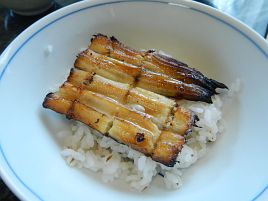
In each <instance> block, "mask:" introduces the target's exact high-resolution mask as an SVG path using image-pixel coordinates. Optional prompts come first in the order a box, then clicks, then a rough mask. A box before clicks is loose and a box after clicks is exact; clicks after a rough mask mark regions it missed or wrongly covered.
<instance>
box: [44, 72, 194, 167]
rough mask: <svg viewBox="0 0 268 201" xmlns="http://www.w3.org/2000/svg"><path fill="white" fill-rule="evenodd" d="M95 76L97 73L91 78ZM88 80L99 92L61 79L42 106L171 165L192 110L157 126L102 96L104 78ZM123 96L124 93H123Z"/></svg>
mask: <svg viewBox="0 0 268 201" xmlns="http://www.w3.org/2000/svg"><path fill="white" fill-rule="evenodd" d="M83 73H85V72H83ZM94 76H96V75H94ZM71 77H73V78H74V77H75V76H74V70H73V71H72V73H71V75H70V76H69V78H68V80H69V81H70V80H72V78H71ZM76 78H78V79H79V76H76ZM80 78H81V77H80ZM78 79H77V80H78ZM93 79H94V78H93ZM98 79H99V78H98V77H97V78H96V79H95V80H98ZM103 79H105V78H103ZM77 80H76V81H77ZM95 82H98V81H95ZM91 83H92V86H91V87H92V89H93V88H95V87H96V88H95V90H96V91H97V90H98V91H99V92H103V93H102V94H101V93H96V92H93V91H94V89H93V90H92V91H90V90H88V89H86V88H89V87H87V86H85V87H84V86H83V84H84V83H83V82H82V83H79V84H80V87H77V86H74V85H73V84H71V83H69V82H65V83H64V84H63V85H62V86H61V87H60V89H59V91H58V92H56V93H49V94H48V95H47V96H46V98H45V100H44V102H43V107H45V108H50V109H52V110H54V111H56V112H58V113H61V114H65V115H66V117H67V118H70V119H75V120H78V121H81V122H83V123H85V124H87V125H89V126H90V127H92V128H93V129H96V130H98V131H99V132H101V133H102V134H103V135H107V136H109V137H111V138H113V139H115V140H117V141H118V142H120V143H123V144H126V145H129V146H130V147H131V148H133V149H135V150H138V151H140V152H142V153H144V154H145V155H147V156H151V157H152V159H153V160H155V161H158V162H160V163H163V164H164V165H167V166H174V164H175V162H176V158H177V155H178V153H179V152H180V150H181V148H182V145H183V144H184V142H185V140H184V137H183V135H184V134H185V133H186V132H188V131H189V129H190V128H189V127H191V125H190V124H193V121H194V115H193V114H192V112H190V111H186V110H185V115H184V114H183V113H181V114H180V116H181V117H178V118H177V119H176V118H172V120H171V121H174V122H178V126H179V129H177V128H176V127H172V126H171V127H169V128H166V129H160V128H159V127H158V126H157V125H156V124H155V123H154V122H153V120H152V119H153V118H152V116H150V115H148V114H146V113H141V112H138V111H135V110H133V109H131V107H129V106H128V105H127V104H125V105H124V104H122V103H120V102H119V101H117V100H115V99H112V98H110V97H109V96H106V95H107V93H106V95H104V94H105V90H102V89H100V90H99V88H103V89H104V87H108V88H110V87H109V83H106V81H105V82H103V86H101V84H96V83H95V84H93V83H94V81H92V82H91ZM105 84H106V85H105ZM76 85H77V84H76ZM94 85H95V87H94ZM89 86H90V85H89ZM113 87H115V86H113ZM106 91H107V90H106ZM126 96H128V95H127V94H126ZM157 96H158V95H157ZM117 97H120V96H117ZM164 98H165V97H164ZM116 99H117V98H116ZM124 99H125V100H126V99H127V97H126V98H124ZM130 99H131V98H130ZM118 100H119V99H118ZM152 101H153V100H152ZM130 102H131V101H130ZM167 108H168V106H167ZM176 108H178V107H176ZM170 114H171V112H168V114H167V115H170ZM156 116H157V115H156ZM175 116H176V115H174V117H175ZM169 119H170V118H168V117H167V119H166V121H169ZM166 121H164V125H162V127H165V124H166V123H167V122H166ZM185 122H186V123H185ZM180 123H181V126H180ZM174 130H178V132H174ZM183 131H185V132H183Z"/></svg>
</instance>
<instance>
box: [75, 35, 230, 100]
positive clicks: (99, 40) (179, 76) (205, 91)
mask: <svg viewBox="0 0 268 201" xmlns="http://www.w3.org/2000/svg"><path fill="white" fill-rule="evenodd" d="M89 49H91V50H93V51H94V52H96V53H99V54H102V55H105V56H106V57H103V58H104V59H107V57H109V58H113V59H115V60H119V61H122V62H124V63H125V64H126V63H128V64H132V65H135V66H136V67H140V68H142V69H146V70H147V71H148V70H149V71H151V72H154V73H156V74H157V75H158V76H154V75H155V74H154V75H147V73H146V74H145V77H146V79H147V78H148V77H149V78H151V79H150V80H148V79H147V83H146V84H145V85H143V86H142V87H145V88H147V89H149V88H150V87H151V86H150V85H153V86H154V85H155V82H156V81H158V83H159V82H160V83H161V82H162V83H163V84H162V85H161V86H162V88H166V87H165V85H164V84H166V82H168V83H169V82H172V83H173V85H172V86H173V90H172V93H168V94H166V93H164V92H163V91H165V90H164V89H162V90H159V88H161V87H158V90H155V92H156V93H159V94H162V95H165V96H171V97H175V98H183V99H188V100H194V101H196V100H199V101H204V102H208V103H211V96H212V95H214V94H215V93H216V91H215V89H216V88H227V86H226V85H224V84H223V83H220V82H218V81H216V80H213V79H209V78H207V77H206V76H204V75H203V74H202V73H201V72H199V71H197V70H196V69H194V68H191V67H189V66H188V65H187V64H185V63H182V62H180V61H178V60H176V59H174V58H172V57H168V56H166V55H161V54H159V53H157V52H156V51H154V50H148V51H137V50H134V49H132V48H129V47H127V46H125V45H123V44H122V43H121V42H119V41H118V40H117V39H116V38H115V37H111V38H108V37H107V36H105V35H102V34H97V35H95V36H94V37H93V38H92V39H91V44H90V45H89ZM88 53H89V54H88ZM91 53H92V52H90V51H89V52H86V55H88V56H92V55H91ZM84 55H85V54H84ZM88 58H90V59H91V57H88ZM78 59H79V57H78ZM111 62H113V60H111ZM164 75H165V76H164ZM161 76H163V77H161ZM141 77H142V78H143V77H144V73H142V76H141ZM167 77H168V78H169V79H167ZM137 79H139V76H137ZM166 80H168V81H166ZM175 80H176V81H175ZM138 83H139V80H138ZM175 86H176V88H175ZM152 90H153V89H152Z"/></svg>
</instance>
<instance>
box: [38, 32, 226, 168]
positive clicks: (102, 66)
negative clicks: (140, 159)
mask: <svg viewBox="0 0 268 201" xmlns="http://www.w3.org/2000/svg"><path fill="white" fill-rule="evenodd" d="M178 66H179V67H178ZM217 87H219V88H227V87H226V86H225V85H224V84H221V83H219V82H217V81H214V80H212V79H208V78H206V77H205V76H204V75H203V74H201V73H200V72H198V71H196V70H194V69H192V68H190V67H188V66H187V65H186V64H183V63H181V62H178V61H176V60H175V59H173V58H169V57H166V56H163V55H160V54H158V53H156V52H154V51H151V50H150V51H136V50H132V49H130V48H128V47H126V46H124V45H123V44H122V43H120V42H119V41H118V40H116V39H115V38H114V37H111V38H108V37H107V36H104V35H102V34H98V35H95V36H94V37H93V38H92V39H91V44H90V45H89V48H88V49H87V50H85V51H83V52H82V53H80V54H79V55H78V57H77V59H76V61H75V64H74V68H72V69H71V71H70V74H69V76H68V78H67V80H66V81H65V82H64V83H63V84H62V85H61V86H60V88H59V90H58V91H57V92H54V93H49V94H47V95H46V97H45V99H44V102H43V107H44V108H49V109H51V110H53V111H55V112H58V113H60V114H64V115H66V117H67V118H69V119H74V120H78V121H81V122H83V123H85V124H86V125H88V126H90V127H91V128H93V129H95V130H97V131H99V132H100V133H102V134H103V135H105V136H108V137H111V138H113V139H115V140H116V141H118V142H119V143H122V144H125V145H128V146H130V147H131V148H133V149H135V150H137V151H140V152H142V153H144V154H145V155H146V156H150V157H151V158H152V159H153V160H155V161H157V162H160V163H162V164H164V165H166V166H169V167H172V166H174V164H175V163H176V158H177V156H178V154H179V152H180V151H181V149H182V147H183V144H184V143H185V135H187V134H188V133H190V132H191V131H192V127H193V126H194V125H195V121H197V120H198V118H197V116H196V115H195V114H194V113H193V112H192V111H190V110H188V109H186V108H183V107H181V106H180V105H178V104H177V103H176V99H188V100H195V101H204V102H208V103H209V102H211V96H212V95H213V94H215V93H216V92H215V89H216V88H217ZM171 97H172V98H171ZM137 106H139V107H137ZM137 108H139V109H137Z"/></svg>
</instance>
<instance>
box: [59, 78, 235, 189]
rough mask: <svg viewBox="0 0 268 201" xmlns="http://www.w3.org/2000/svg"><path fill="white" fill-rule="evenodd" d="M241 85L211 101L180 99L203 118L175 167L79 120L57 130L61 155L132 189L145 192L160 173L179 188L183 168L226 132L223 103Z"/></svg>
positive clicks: (107, 179) (73, 164)
mask: <svg viewBox="0 0 268 201" xmlns="http://www.w3.org/2000/svg"><path fill="white" fill-rule="evenodd" d="M239 87H240V81H239V80H237V81H236V82H235V83H234V84H233V85H232V86H231V87H230V90H229V91H228V92H227V91H224V92H223V93H221V94H220V95H215V96H213V97H212V100H213V103H212V104H207V103H201V102H192V101H179V104H180V105H182V106H184V107H186V108H188V109H190V110H192V111H194V112H195V113H196V114H197V115H198V117H199V119H200V120H199V121H198V122H197V126H198V127H194V129H193V132H192V133H191V134H189V135H188V136H187V143H186V144H185V145H184V146H183V149H182V150H181V152H180V154H179V155H178V158H177V161H179V162H178V163H176V165H175V166H174V167H172V168H170V167H166V166H164V165H162V164H160V163H157V162H155V161H153V160H152V159H151V158H150V157H146V156H144V155H143V154H142V153H140V152H137V151H135V150H133V149H131V148H129V147H128V146H126V145H122V144H119V143H118V142H116V141H114V140H113V139H111V138H109V137H105V136H103V135H101V134H100V133H98V132H97V131H95V130H93V129H91V128H89V127H88V126H86V125H84V124H82V123H80V122H72V128H71V130H67V131H61V132H59V133H58V137H59V138H61V140H62V143H63V145H64V148H63V150H62V152H61V155H62V156H63V157H64V159H65V160H66V162H67V163H68V164H69V165H70V166H72V167H74V166H75V167H78V168H85V169H89V170H91V171H94V172H99V173H100V174H101V178H102V180H103V181H104V182H112V181H114V180H115V179H121V180H123V181H124V182H126V183H128V184H129V185H130V187H131V188H133V189H136V190H138V191H142V190H144V189H145V188H146V187H148V186H149V185H150V183H151V182H152V180H153V178H154V177H155V176H156V175H158V173H160V174H161V175H163V182H164V184H165V186H166V187H167V188H169V189H177V188H179V187H181V185H182V171H181V170H182V169H183V168H187V167H189V166H191V165H192V164H194V163H195V162H196V161H197V160H198V159H199V158H201V157H202V156H203V155H204V154H205V153H206V151H207V142H209V141H215V140H216V139H217V136H218V135H219V134H220V133H222V132H223V129H224V125H223V119H222V108H223V105H224V104H226V102H228V101H229V100H230V98H231V97H232V96H233V95H234V94H236V93H237V91H238V90H239ZM134 107H137V108H139V106H134ZM140 109H141V108H139V109H137V110H140Z"/></svg>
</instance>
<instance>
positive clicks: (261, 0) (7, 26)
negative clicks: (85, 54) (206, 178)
mask: <svg viewBox="0 0 268 201" xmlns="http://www.w3.org/2000/svg"><path fill="white" fill-rule="evenodd" d="M76 1H77V0H58V1H55V4H54V5H53V6H52V7H51V8H50V9H49V10H48V11H46V12H45V13H43V14H41V15H37V16H30V17H29V16H27V17H26V16H20V15H17V14H15V13H13V12H12V11H11V10H9V9H6V8H3V7H2V6H1V5H0V54H1V53H2V52H3V51H4V49H5V48H6V47H7V46H8V44H9V43H10V42H11V41H12V40H13V39H14V38H15V37H16V36H17V35H18V34H19V33H21V32H22V31H23V30H24V29H26V28H27V27H28V26H30V25H31V24H32V23H34V22H35V21H37V20H38V19H40V18H42V17H43V16H45V15H47V14H48V13H50V12H52V11H54V10H57V9H59V8H61V7H63V6H66V5H68V4H70V3H73V2H76ZM196 1H198V2H201V3H204V4H207V5H210V6H212V7H215V8H217V9H219V10H221V11H223V12H225V13H227V14H229V15H231V16H233V17H235V18H237V19H239V20H240V21H242V22H244V23H245V24H247V25H248V26H249V27H251V28H253V29H254V30H255V31H257V32H258V33H259V34H260V35H261V36H265V35H267V24H268V0H196ZM0 200H1V201H15V200H19V199H18V198H16V196H15V195H14V194H13V193H12V192H11V191H10V190H9V189H8V187H7V186H6V185H5V184H4V183H3V181H2V180H1V178H0Z"/></svg>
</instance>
